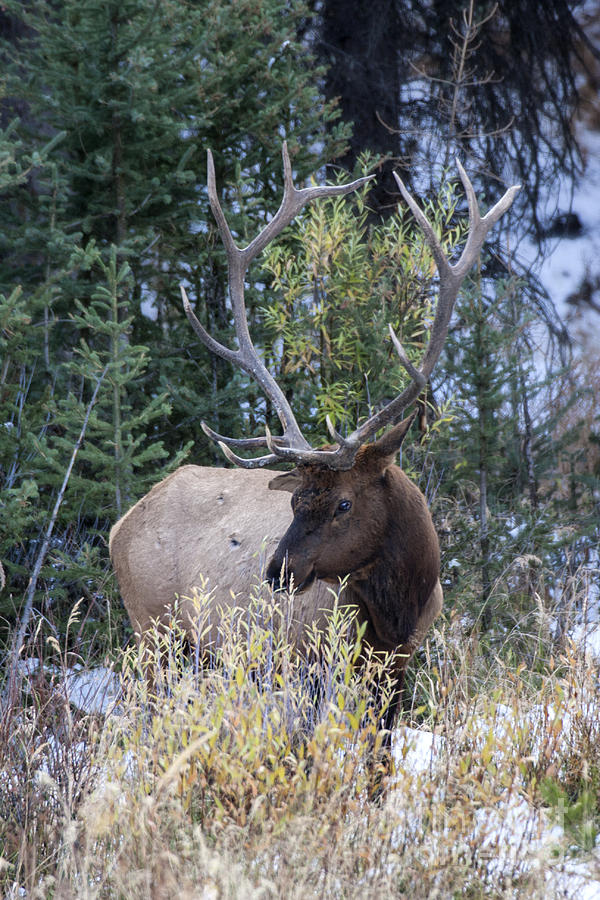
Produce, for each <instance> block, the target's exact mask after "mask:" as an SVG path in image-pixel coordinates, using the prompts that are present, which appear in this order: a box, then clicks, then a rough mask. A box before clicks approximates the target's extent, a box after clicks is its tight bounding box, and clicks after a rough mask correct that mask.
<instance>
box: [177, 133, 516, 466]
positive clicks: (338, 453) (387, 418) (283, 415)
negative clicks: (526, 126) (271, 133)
mask: <svg viewBox="0 0 600 900" xmlns="http://www.w3.org/2000/svg"><path fill="white" fill-rule="evenodd" d="M282 155H283V171H284V191H283V200H282V202H281V206H280V207H279V209H278V211H277V213H276V214H275V216H274V217H273V218H272V219H271V221H270V222H269V224H268V225H267V226H266V227H265V228H264V229H263V230H262V231H261V232H260V234H259V235H258V236H257V237H255V238H254V240H253V241H252V242H251V243H250V244H249V245H248V246H247V247H246V248H244V249H240V248H239V247H237V246H236V244H235V243H234V241H233V237H232V235H231V231H230V230H229V226H228V225H227V222H226V220H225V216H224V215H223V211H222V209H221V206H220V204H219V200H218V197H217V191H216V185H215V170H214V165H213V159H212V154H211V152H210V150H209V151H208V196H209V200H210V206H211V209H212V211H213V214H214V216H215V219H216V220H217V224H218V226H219V231H220V233H221V237H222V239H223V243H224V245H225V250H226V253H227V261H228V267H229V292H230V297H231V303H232V307H233V316H234V322H235V330H236V335H237V339H238V343H239V349H238V350H231V349H230V348H228V347H225V346H224V345H223V344H220V343H219V342H218V341H216V340H215V339H214V338H212V337H211V336H210V335H209V334H208V332H207V331H206V330H205V329H204V327H203V326H202V325H201V324H200V322H199V321H198V319H197V318H196V316H195V314H194V312H193V311H192V309H191V307H190V303H189V300H188V298H187V294H186V292H185V289H184V287H183V285H182V286H181V294H182V297H183V306H184V309H185V312H186V314H187V317H188V319H189V320H190V322H191V323H192V326H193V328H194V331H195V332H196V334H197V335H198V337H199V338H200V340H201V341H202V342H203V343H204V344H205V345H206V346H207V347H208V348H209V350H211V351H212V352H213V353H216V354H217V355H218V356H221V357H223V359H227V360H229V361H230V362H232V363H234V364H235V365H239V366H240V367H241V368H242V369H243V370H244V371H245V372H247V373H248V374H249V375H251V376H252V377H253V378H255V379H256V381H258V383H259V384H260V386H261V387H262V389H263V391H264V392H265V394H266V395H267V397H269V399H270V400H271V402H272V403H273V405H274V407H275V409H276V411H277V415H278V416H279V419H280V421H281V424H282V427H283V435H282V436H281V437H274V436H272V435H271V432H270V431H269V429H268V428H266V429H265V431H266V434H265V436H264V437H260V438H248V439H242V440H236V439H234V438H227V437H224V436H223V435H220V434H217V433H216V432H215V431H213V430H212V429H211V428H209V427H208V426H207V425H205V423H204V422H203V423H202V428H203V429H204V431H205V433H206V434H207V435H208V437H210V438H211V440H213V441H216V442H218V444H219V446H220V447H221V450H222V451H223V453H224V454H225V456H226V457H227V458H228V459H229V460H230V461H231V462H233V463H235V464H236V465H238V466H242V467H244V468H256V467H258V466H266V465H270V464H271V463H274V462H279V461H286V460H287V461H290V462H295V463H318V464H319V465H323V466H327V467H328V468H331V469H350V468H351V467H352V465H353V463H354V459H355V457H356V453H357V452H358V449H359V447H360V446H361V445H362V444H364V443H365V442H366V441H368V440H369V439H370V438H371V437H373V435H374V434H375V433H376V432H377V431H378V430H379V429H380V428H383V427H385V426H386V425H389V424H390V423H391V422H394V421H396V420H397V419H398V418H400V416H401V415H402V414H403V411H404V409H405V408H406V407H407V406H409V405H410V404H411V403H413V402H414V401H415V400H416V399H417V397H418V396H419V394H420V393H421V391H422V390H423V388H424V386H425V384H426V383H427V380H428V378H429V376H430V375H431V372H432V370H433V368H434V366H435V364H436V362H437V360H438V358H439V356H440V353H441V352H442V348H443V346H444V342H445V340H446V335H447V333H448V326H449V324H450V317H451V315H452V310H453V308H454V303H455V301H456V298H457V296H458V292H459V290H460V286H461V284H462V282H463V280H464V278H465V276H466V275H467V273H468V272H469V270H470V269H471V267H472V266H473V264H474V263H475V261H476V259H477V257H478V255H479V252H480V250H481V248H482V246H483V242H484V240H485V238H486V236H487V234H488V232H489V230H490V229H491V228H492V227H493V226H494V225H495V224H496V222H497V221H498V220H499V219H500V217H501V216H502V215H504V213H505V212H506V210H507V209H508V208H509V207H510V205H511V203H512V202H513V199H514V196H515V194H516V193H517V191H518V190H519V189H520V185H513V187H511V188H509V189H508V190H507V191H506V193H505V194H504V196H503V197H502V198H501V199H500V200H499V201H498V202H497V203H496V204H495V206H493V207H492V209H491V210H490V211H489V212H488V213H487V214H486V215H485V216H483V218H482V217H481V214H480V212H479V206H478V204H477V200H476V198H475V191H474V190H473V185H472V184H471V182H470V180H469V178H468V176H467V174H466V172H465V170H464V169H463V167H462V166H461V164H460V162H458V160H457V166H458V171H459V174H460V178H461V181H462V183H463V186H464V189H465V193H466V195H467V203H468V207H469V233H468V236H467V242H466V244H465V247H464V249H463V252H462V254H461V256H460V259H459V260H458V261H457V262H456V263H450V262H449V261H448V259H447V258H446V255H445V254H444V251H443V249H442V246H441V244H440V242H439V240H438V238H437V237H436V234H435V232H434V230H433V228H432V227H431V224H430V223H429V221H428V219H427V218H426V216H425V215H424V214H423V212H422V211H421V209H420V208H419V206H417V204H416V203H415V201H414V200H413V198H412V197H411V195H410V194H409V193H408V191H407V190H406V188H405V187H404V184H403V183H402V181H401V180H400V178H399V177H398V175H396V174H395V173H394V177H395V178H396V181H397V183H398V187H399V188H400V192H401V194H402V196H403V197H404V199H405V201H406V203H407V204H408V206H409V207H410V210H411V212H412V214H413V216H414V217H415V219H416V220H417V222H418V224H419V226H420V227H421V229H422V231H423V234H424V236H425V240H426V241H427V243H428V244H429V247H430V249H431V252H432V254H433V258H434V261H435V264H436V267H437V270H438V274H439V279H440V286H439V296H438V302H437V307H436V312H435V318H434V320H433V324H432V326H431V331H430V336H429V343H428V345H427V348H426V350H425V353H424V355H423V358H422V360H421V364H420V366H419V368H416V367H415V366H414V365H413V364H412V363H411V362H410V360H409V359H408V356H407V355H406V353H405V351H404V348H403V347H402V344H401V343H400V341H399V340H398V338H397V337H396V335H395V334H394V331H393V329H392V327H391V325H390V326H389V330H390V337H391V339H392V342H393V345H394V348H395V350H396V352H397V354H398V357H399V359H400V362H401V363H402V365H403V366H404V368H405V369H406V371H407V372H408V374H409V375H410V377H411V383H410V384H409V385H408V386H407V387H406V388H405V389H404V391H402V393H401V394H398V396H397V397H395V398H394V399H393V400H392V401H390V403H388V404H387V405H386V406H384V407H383V408H382V409H381V410H379V411H378V412H377V413H375V414H374V415H372V416H371V417H370V418H369V419H368V420H367V421H366V422H365V423H364V424H363V425H361V426H360V427H359V428H357V429H356V430H355V431H353V432H352V434H350V435H349V436H348V437H343V436H342V435H341V434H339V433H338V432H337V431H336V430H335V428H334V426H333V424H332V423H331V421H330V419H329V417H327V420H326V421H327V429H328V431H329V434H330V435H331V437H332V439H333V441H334V442H335V443H336V444H337V447H336V448H335V449H334V450H314V449H313V448H312V447H311V446H310V444H309V443H308V442H307V441H306V439H305V438H304V437H303V435H302V433H301V431H300V428H299V427H298V423H297V422H296V419H295V417H294V414H293V412H292V410H291V407H290V405H289V403H288V402H287V400H286V398H285V396H284V394H283V392H282V390H281V388H280V387H279V386H278V385H277V383H276V381H275V379H274V378H273V377H272V375H271V374H270V372H269V371H268V370H267V369H266V367H265V365H264V363H263V362H262V360H261V359H260V357H259V356H258V353H257V351H256V348H255V347H254V345H253V343H252V340H251V338H250V334H249V332H248V323H247V319H246V309H245V305H244V277H245V274H246V272H247V270H248V266H249V265H250V262H251V261H252V260H253V259H254V257H255V256H257V255H258V254H259V253H260V252H261V251H262V250H263V249H264V248H265V247H266V246H267V244H268V243H269V242H270V241H271V240H273V238H274V237H275V236H276V235H278V234H279V233H280V232H281V231H282V230H283V228H285V226H286V225H288V224H289V223H290V222H291V220H292V219H293V218H294V217H295V216H296V215H297V214H298V212H299V211H300V210H301V209H302V207H303V206H304V205H305V204H306V203H308V202H309V201H310V200H314V199H316V198H317V197H331V196H337V195H340V194H348V193H350V192H351V191H354V190H356V189H357V188H358V187H360V186H361V185H363V184H365V182H367V181H369V180H370V179H371V178H373V177H374V176H372V175H371V176H367V177H365V178H359V179H358V180H357V181H353V182H351V183H349V184H343V185H327V186H324V187H310V188H304V189H303V190H297V189H296V188H295V187H294V183H293V179H292V168H291V164H290V160H289V156H288V152H287V146H286V144H285V143H284V144H283V150H282ZM231 447H235V448H236V449H240V450H252V449H256V448H263V447H267V449H268V450H269V454H268V455H265V456H260V457H257V458H254V459H244V458H242V457H240V456H237V455H236V454H235V453H234V452H233V450H232V449H231Z"/></svg>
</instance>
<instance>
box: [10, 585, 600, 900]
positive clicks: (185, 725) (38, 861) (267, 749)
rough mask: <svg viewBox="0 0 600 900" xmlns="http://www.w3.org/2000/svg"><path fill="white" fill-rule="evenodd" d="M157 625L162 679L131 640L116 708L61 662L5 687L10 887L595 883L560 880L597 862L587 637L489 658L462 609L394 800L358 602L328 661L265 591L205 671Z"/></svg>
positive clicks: (233, 891) (594, 698) (595, 718)
mask: <svg viewBox="0 0 600 900" xmlns="http://www.w3.org/2000/svg"><path fill="white" fill-rule="evenodd" d="M199 602H200V604H202V601H201V600H200V601H199ZM531 639H532V641H535V644H536V647H537V648H539V647H540V636H539V635H533V634H532V638H531ZM157 641H158V642H159V644H160V646H158V645H157V648H156V651H157V652H160V653H161V654H162V658H163V660H165V659H166V660H167V665H166V666H165V669H164V670H163V673H162V674H161V675H160V676H159V677H158V678H157V679H156V680H155V682H154V686H153V689H152V691H150V690H149V689H148V687H147V686H146V681H145V680H144V679H142V678H140V677H139V675H140V669H141V668H143V666H144V665H146V664H147V659H148V656H147V655H146V657H145V659H144V660H141V659H140V657H139V655H138V654H137V653H136V652H134V651H129V652H128V654H126V659H125V660H124V665H123V675H122V697H121V700H120V703H119V706H118V708H117V709H116V710H115V711H114V712H113V713H112V714H111V715H109V716H107V717H106V718H105V719H101V718H98V717H93V716H89V715H83V714H79V715H77V714H75V713H74V712H73V711H72V709H71V707H70V706H69V704H68V702H67V701H66V698H65V695H64V692H61V689H60V682H61V677H60V673H59V675H58V676H52V677H50V676H46V675H44V674H41V675H38V676H36V677H35V678H30V679H28V683H29V690H30V693H29V695H28V698H27V701H26V703H25V704H21V705H20V706H18V707H17V705H16V704H14V705H13V706H12V707H10V708H7V707H6V705H5V708H4V712H3V722H2V732H1V733H0V741H1V744H0V746H1V753H2V759H3V762H2V766H1V769H0V857H1V858H2V861H1V862H0V867H1V868H0V892H1V893H2V895H3V896H5V897H20V896H24V897H28V898H36V897H40V898H42V897H43V898H47V897H57V898H82V900H87V898H90V900H91V898H104V897H106V898H109V897H110V898H128V900H129V898H132V900H133V898H138V897H139V898H142V897H143V898H147V897H150V898H172V897H178V898H181V900H184V898H202V900H212V898H229V897H231V898H246V897H265V898H266V897H290V898H295V897H298V898H300V897H336V898H338V897H343V898H354V897H356V898H358V897H361V898H364V897H365V896H377V895H379V894H380V893H381V894H384V895H387V896H393V897H403V896H406V897H409V896H410V897H411V898H417V900H418V898H433V897H443V898H446V897H448V898H450V897H468V898H477V897H484V896H485V897H498V898H500V897H518V898H537V897H540V898H542V897H544V898H545V897H552V896H559V894H558V891H559V887H560V890H561V891H562V890H563V888H564V889H565V891H566V892H565V893H561V894H560V896H573V897H577V896H578V895H579V891H580V889H581V884H582V882H581V881H580V880H578V878H579V875H578V874H577V873H576V872H575V873H574V870H573V871H571V874H570V875H569V878H567V879H566V880H564V879H563V880H562V881H560V872H561V868H564V867H565V866H567V867H571V869H572V867H573V865H575V864H576V865H578V866H585V875H582V877H591V876H592V875H594V874H595V872H594V868H593V866H594V865H595V863H594V857H593V856H592V855H590V851H591V850H592V849H593V847H594V846H595V839H596V832H597V828H598V825H599V823H600V814H599V810H600V740H599V731H600V698H599V697H598V693H597V689H596V688H597V673H596V670H595V668H594V666H593V665H591V664H590V663H589V662H586V660H585V659H584V658H583V657H582V656H581V655H580V654H578V653H576V652H575V650H574V649H573V648H572V647H570V646H569V645H568V644H567V645H566V646H565V647H563V648H562V650H560V651H559V652H557V653H556V655H555V657H554V658H552V659H551V658H550V657H549V654H547V658H545V663H544V666H542V665H541V663H540V665H538V666H537V667H536V666H534V667H531V666H528V667H527V668H524V667H523V666H522V665H519V664H516V665H515V664H513V662H512V658H511V657H508V659H509V661H507V660H506V659H504V660H503V658H502V655H501V654H500V655H496V658H495V659H493V660H491V659H490V657H489V656H488V657H487V659H478V661H477V664H476V665H475V667H474V665H473V660H474V658H475V657H476V656H477V654H478V652H479V655H480V656H481V645H479V644H478V643H477V637H476V635H475V634H473V633H465V631H464V629H462V628H461V627H460V625H459V617H454V618H451V619H450V620H449V621H446V622H442V624H441V625H440V626H439V627H438V628H437V629H435V631H434V634H433V635H432V637H431V639H430V642H429V644H428V647H427V649H426V654H428V657H429V658H428V660H427V665H422V666H421V667H419V668H418V670H417V675H416V684H415V697H416V698H417V700H416V703H417V705H416V706H413V709H412V712H411V713H410V714H407V717H405V720H406V718H408V719H410V720H411V723H412V725H413V726H415V725H418V728H415V727H413V728H409V727H408V726H407V724H403V725H401V726H400V728H399V729H398V733H397V734H396V736H395V738H396V740H395V758H396V765H395V768H394V771H393V772H392V773H391V774H390V775H389V776H387V789H386V793H385V796H384V798H383V799H382V798H379V800H378V801H375V802H374V801H373V800H372V799H371V795H372V787H373V778H374V774H373V763H372V760H373V754H375V758H376V759H377V758H378V756H377V751H378V741H379V740H380V738H379V737H378V735H377V727H376V715H375V713H374V711H373V709H372V704H371V703H370V700H369V692H368V684H369V682H370V681H371V680H372V678H373V674H374V671H375V668H376V666H377V663H376V662H375V661H372V662H371V663H370V664H369V665H368V666H367V668H366V670H365V671H364V672H362V673H359V672H357V671H356V670H355V667H354V665H353V663H354V662H355V660H356V658H357V653H358V648H357V646H356V643H355V641H354V640H353V638H352V628H351V623H350V622H349V619H348V616H347V614H345V613H342V612H340V613H339V614H338V617H337V619H336V620H335V621H334V622H333V623H332V627H331V629H330V633H329V634H327V635H320V636H318V642H319V645H320V646H319V654H318V657H319V663H318V667H319V672H318V673H317V672H316V670H315V667H316V666H317V664H316V663H315V664H314V665H313V666H312V667H311V666H307V665H306V664H301V663H299V662H298V660H296V659H295V658H294V657H293V655H292V654H291V653H290V651H289V647H288V646H287V644H286V642H285V640H284V638H283V637H275V636H274V635H273V633H272V631H271V629H270V628H268V627H266V626H265V624H264V623H263V621H262V619H261V615H260V606H259V605H258V606H257V609H256V614H255V615H251V616H248V615H244V616H243V617H242V616H238V617H235V616H233V617H232V618H231V619H230V620H229V621H227V622H226V623H225V624H224V626H223V634H222V641H221V645H220V648H219V649H218V650H217V651H216V653H215V655H214V658H213V659H212V660H211V661H210V663H209V664H208V667H206V668H205V669H204V670H203V671H200V669H199V667H198V666H195V665H194V664H193V662H192V664H191V665H190V663H189V661H188V662H187V663H186V664H185V665H182V660H183V657H184V646H183V641H182V639H181V636H180V635H179V634H178V632H177V629H176V628H174V629H173V630H172V631H171V633H170V635H169V639H168V644H166V645H165V643H164V642H163V643H160V639H158V638H157ZM316 641H317V636H315V642H316ZM544 649H545V651H549V648H548V646H547V645H545V648H544ZM555 649H556V648H555ZM535 652H536V653H539V649H538V650H536V651H535ZM193 659H194V654H193V653H192V660H193ZM188 660H189V657H188ZM474 668H475V670H476V671H477V673H478V675H479V676H481V675H482V673H484V672H485V678H484V677H479V678H478V682H476V681H475V680H474V677H473V670H474ZM534 670H536V671H534ZM317 674H318V675H319V677H320V683H321V704H320V711H319V713H318V714H315V706H314V703H313V702H312V701H311V699H310V693H311V692H310V686H311V685H313V684H314V683H315V678H316V675H317ZM416 741H427V742H428V744H427V745H428V747H429V748H430V749H429V750H428V751H427V752H424V751H423V750H422V749H421V751H420V752H418V753H417V752H415V750H414V747H413V745H414V744H415V742H416ZM553 823H555V824H556V825H557V827H556V828H555V830H554V831H551V830H550V828H551V826H552V824H553ZM558 826H560V827H558ZM581 871H582V872H583V869H582V870H581ZM580 874H581V873H580ZM598 874H599V876H600V873H598ZM569 891H571V894H569Z"/></svg>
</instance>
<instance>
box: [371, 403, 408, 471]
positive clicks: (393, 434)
mask: <svg viewBox="0 0 600 900" xmlns="http://www.w3.org/2000/svg"><path fill="white" fill-rule="evenodd" d="M416 415H417V414H416V412H414V413H413V414H412V415H410V416H408V418H407V419H402V421H401V422H398V424H397V425H394V427H393V428H390V430H389V431H386V433H385V434H384V435H382V437H380V438H379V440H378V441H374V442H373V443H372V444H367V445H366V447H365V448H364V449H365V454H366V455H367V457H368V459H369V461H371V460H377V461H379V462H380V464H381V466H382V468H386V467H387V466H390V465H391V464H392V463H393V462H394V459H395V457H396V454H397V452H398V450H399V449H400V447H401V446H402V441H403V440H404V438H405V437H406V435H407V433H408V430H409V428H410V426H411V425H412V423H413V422H414V420H415V417H416Z"/></svg>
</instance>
